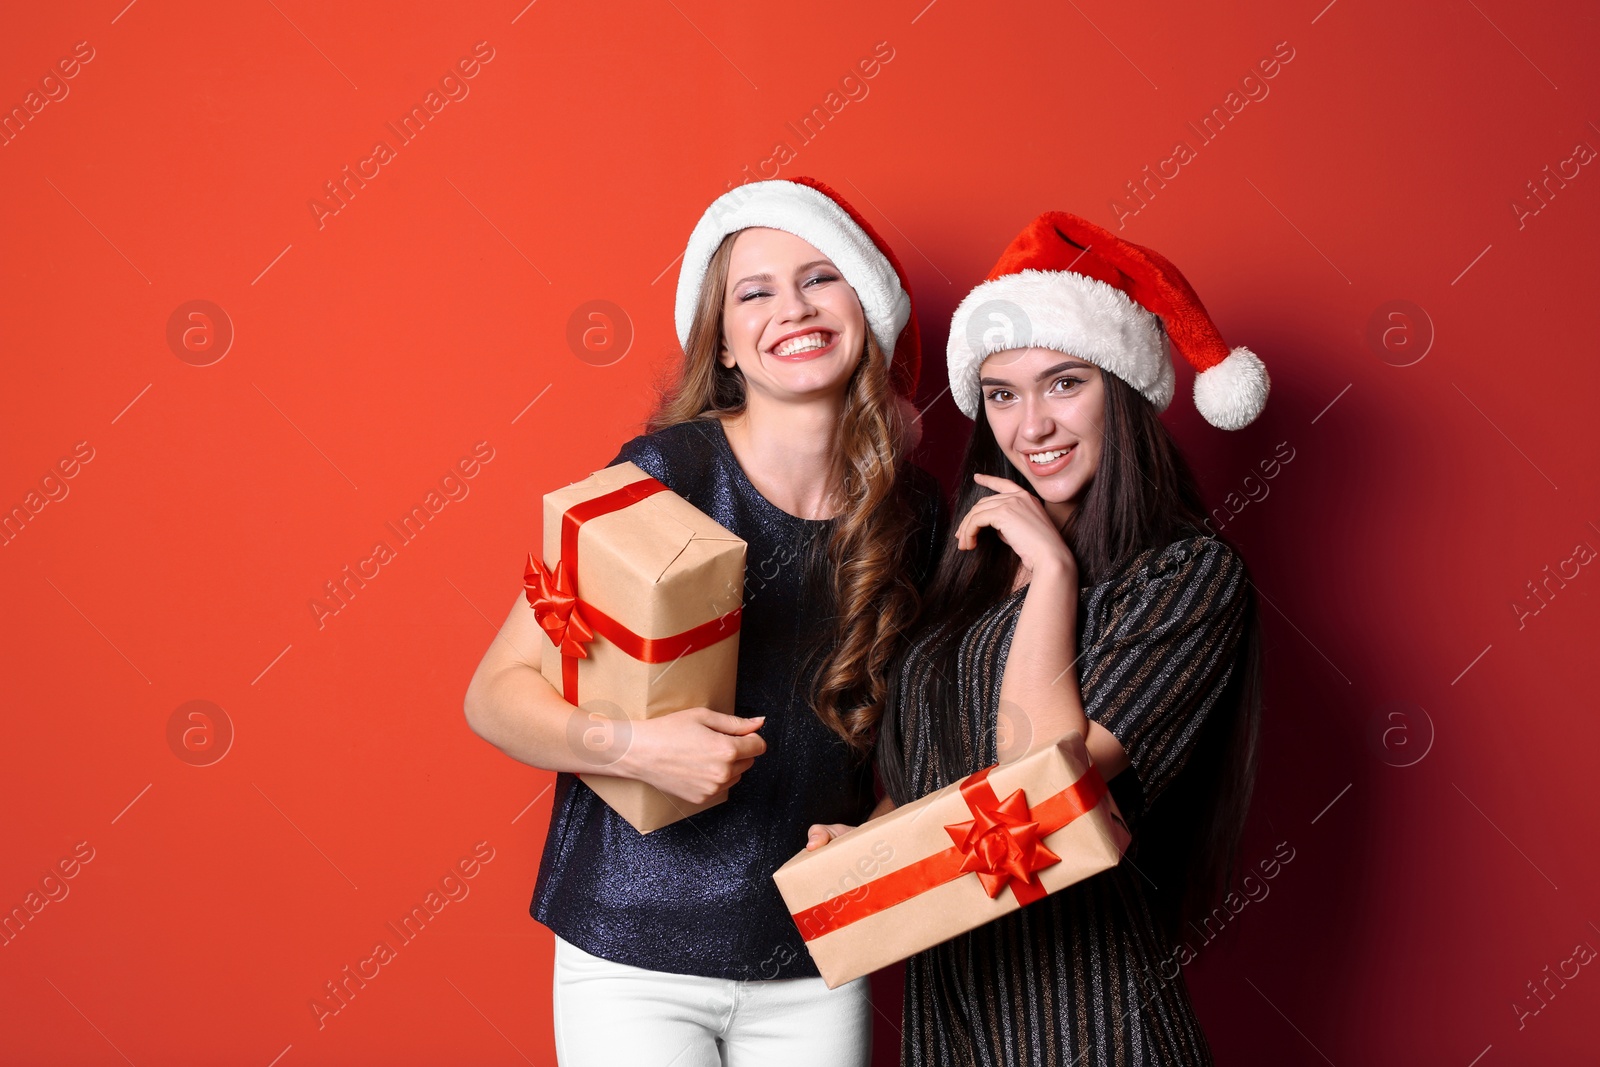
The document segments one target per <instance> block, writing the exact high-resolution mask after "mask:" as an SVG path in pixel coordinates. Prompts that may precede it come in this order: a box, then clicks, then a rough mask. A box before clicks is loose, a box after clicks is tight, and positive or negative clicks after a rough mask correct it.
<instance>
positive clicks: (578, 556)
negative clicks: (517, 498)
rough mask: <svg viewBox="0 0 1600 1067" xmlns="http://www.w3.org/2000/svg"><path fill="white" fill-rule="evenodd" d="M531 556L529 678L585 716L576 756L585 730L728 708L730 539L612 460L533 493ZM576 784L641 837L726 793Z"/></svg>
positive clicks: (735, 611)
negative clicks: (534, 654) (539, 539)
mask: <svg viewBox="0 0 1600 1067" xmlns="http://www.w3.org/2000/svg"><path fill="white" fill-rule="evenodd" d="M543 547H544V559H543V560H539V559H535V558H534V557H533V556H532V555H529V557H528V565H527V570H526V573H525V576H524V581H525V585H526V593H527V597H528V602H529V603H530V604H531V605H532V606H533V611H534V615H535V616H536V617H537V618H538V620H539V627H540V629H541V631H542V637H541V654H540V657H539V670H540V673H542V674H543V675H544V676H545V678H546V679H547V680H548V681H549V682H550V684H551V685H553V686H555V687H556V689H558V690H560V692H561V694H562V695H563V696H564V697H566V699H567V702H568V703H571V704H575V705H577V706H578V707H580V708H582V709H584V710H585V711H586V712H588V714H587V715H584V716H575V717H574V720H573V721H574V730H573V736H572V737H571V738H570V740H571V742H572V746H573V750H574V751H575V752H578V753H579V754H580V755H583V754H584V753H586V752H594V751H595V750H596V748H597V747H598V746H597V745H594V744H591V743H590V742H591V741H593V740H594V739H595V735H596V734H598V733H604V732H607V731H615V732H625V731H626V730H627V722H628V721H632V720H639V719H649V718H654V717H655V716H659V715H668V714H671V713H672V712H675V711H682V710H683V709H685V708H694V707H704V708H710V709H712V710H713V711H720V712H724V713H726V714H729V715H732V714H733V713H734V705H733V695H734V694H733V690H734V682H735V679H736V677H737V674H738V667H739V613H740V610H741V606H742V603H743V599H744V560H745V549H746V545H745V542H744V540H743V539H742V538H740V537H736V536H735V535H734V534H732V533H729V532H728V531H727V530H726V529H724V528H723V527H722V526H720V525H718V524H717V523H716V522H715V521H713V520H712V519H711V518H710V517H709V516H707V515H706V514H705V513H704V512H702V511H700V510H699V509H698V508H696V507H695V506H694V505H693V504H690V503H689V502H688V501H687V500H685V499H683V497H681V496H679V495H677V494H676V493H674V492H672V491H671V490H670V489H668V488H667V487H666V486H665V485H662V484H661V483H660V482H658V481H656V480H655V479H654V478H652V477H650V476H649V475H648V474H646V473H645V472H644V471H642V470H640V469H639V468H638V467H637V466H635V465H634V464H632V463H619V464H617V465H616V466H614V467H607V468H606V469H605V470H602V471H597V472H596V473H594V474H592V475H590V476H589V477H588V478H585V479H583V480H582V481H579V482H574V483H573V484H571V485H569V486H566V487H565V488H563V489H557V490H556V491H554V492H552V493H546V494H545V497H544V545H543ZM606 719H609V720H612V721H611V722H609V723H608V722H606V721H604V720H606ZM622 743H626V741H625V738H624V739H623V741H622ZM596 769H597V770H601V769H603V765H602V764H601V763H600V762H599V757H598V756H597V757H596ZM579 778H580V779H581V780H582V781H583V782H584V783H585V784H586V785H587V786H588V787H589V788H590V789H593V790H594V791H595V792H596V793H598V794H599V795H600V798H601V799H602V800H604V801H605V802H606V803H607V804H609V805H610V806H611V807H612V808H613V809H614V810H615V811H616V812H617V814H618V815H621V816H622V817H623V818H624V819H626V820H627V821H628V823H629V824H631V825H632V826H633V827H634V829H636V830H638V831H639V832H640V833H649V832H650V831H652V830H656V829H659V828H661V827H663V826H666V825H668V824H670V823H674V822H677V821H678V820H679V819H683V818H687V817H688V816H690V815H693V814H695V813H696V812H699V811H704V810H705V809H707V808H709V807H712V806H713V805H715V804H719V803H721V802H722V801H723V800H726V799H727V791H726V790H724V791H723V792H721V793H720V794H718V795H717V796H714V797H712V798H711V799H710V800H708V801H706V802H705V803H701V804H693V803H690V802H689V801H686V800H683V799H681V798H679V797H675V796H672V795H670V794H668V793H664V792H662V791H661V790H659V789H656V788H655V787H654V786H651V785H648V784H646V783H644V782H641V781H637V780H636V779H632V778H619V777H615V776H610V775H605V774H599V773H588V772H584V773H581V774H580V775H579Z"/></svg>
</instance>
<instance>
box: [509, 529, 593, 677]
mask: <svg viewBox="0 0 1600 1067" xmlns="http://www.w3.org/2000/svg"><path fill="white" fill-rule="evenodd" d="M522 583H523V587H524V591H525V592H526V594H527V597H528V603H529V604H531V605H533V617H534V618H535V619H537V620H539V625H540V626H541V627H543V628H544V632H545V633H547V634H549V635H550V641H551V643H552V644H554V645H555V646H556V647H557V648H559V649H560V650H561V654H562V655H563V656H577V657H579V658H580V659H587V658H588V656H589V650H588V649H587V648H585V647H584V645H586V644H588V643H589V642H590V641H593V640H594V629H593V628H592V627H590V625H589V624H588V622H587V621H586V620H585V619H584V617H583V613H582V612H580V611H579V610H578V593H577V590H576V589H574V588H573V583H572V576H571V575H570V574H568V573H567V561H566V560H564V559H559V560H556V569H555V571H554V572H553V573H552V572H551V570H550V569H549V568H548V567H546V566H545V565H544V562H543V561H542V560H538V559H535V558H534V557H533V554H532V553H529V554H528V567H527V570H525V571H524V572H523V575H522Z"/></svg>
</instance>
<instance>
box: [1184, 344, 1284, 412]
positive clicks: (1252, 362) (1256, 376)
mask: <svg viewBox="0 0 1600 1067" xmlns="http://www.w3.org/2000/svg"><path fill="white" fill-rule="evenodd" d="M1270 385H1271V381H1270V379H1268V377H1267V368H1266V366H1265V365H1264V364H1263V363H1262V362H1261V360H1260V359H1259V358H1258V357H1257V356H1256V354H1255V353H1254V352H1252V351H1250V350H1249V349H1248V348H1235V349H1234V350H1233V351H1231V352H1229V353H1228V356H1227V358H1226V359H1224V360H1223V361H1222V362H1221V363H1218V364H1217V365H1216V366H1215V367H1211V368H1209V369H1207V370H1203V371H1201V372H1200V373H1199V374H1197V375H1195V378H1194V406H1195V407H1197V408H1199V409H1200V414H1201V415H1203V416H1205V420H1206V421H1207V422H1209V423H1210V424H1211V425H1213V426H1216V427H1219V428H1220V429H1224V430H1237V429H1239V428H1240V427H1242V426H1248V425H1250V423H1251V422H1252V421H1254V419H1255V417H1256V416H1257V415H1259V414H1261V409H1262V408H1264V407H1266V406H1267V389H1268V387H1269V386H1270Z"/></svg>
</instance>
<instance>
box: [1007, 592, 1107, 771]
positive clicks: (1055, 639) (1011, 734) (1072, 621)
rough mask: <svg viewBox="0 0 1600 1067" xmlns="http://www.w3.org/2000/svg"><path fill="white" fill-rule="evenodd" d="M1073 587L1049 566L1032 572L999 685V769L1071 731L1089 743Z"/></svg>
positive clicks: (1076, 609)
mask: <svg viewBox="0 0 1600 1067" xmlns="http://www.w3.org/2000/svg"><path fill="white" fill-rule="evenodd" d="M1077 619H1078V582H1077V575H1076V574H1074V573H1073V572H1071V571H1069V570H1066V569H1063V568H1058V567H1055V566H1049V567H1041V568H1040V569H1039V570H1038V571H1035V572H1034V575H1033V580H1032V582H1031V583H1030V585H1029V587H1028V594H1027V596H1026V597H1025V598H1024V600H1023V602H1022V611H1021V614H1020V615H1019V616H1018V618H1017V627H1016V630H1015V632H1014V633H1013V635H1012V638H1011V650H1010V652H1009V654H1008V655H1007V656H1006V668H1005V674H1004V676H1003V677H1002V679H1001V682H1000V722H999V723H997V725H996V729H997V731H998V732H999V736H998V738H997V744H996V749H997V751H998V756H999V760H1000V762H1001V763H1006V762H1008V761H1010V760H1012V759H1015V758H1016V757H1018V756H1020V755H1022V753H1023V752H1025V751H1027V750H1028V749H1029V748H1030V747H1032V745H1033V744H1034V743H1035V742H1036V741H1042V740H1045V739H1047V738H1052V737H1060V736H1061V735H1062V734H1066V733H1070V732H1072V731H1077V732H1078V733H1080V734H1082V735H1083V737H1084V738H1085V740H1087V739H1088V738H1089V730H1090V724H1089V718H1088V716H1087V715H1086V714H1085V713H1084V710H1083V697H1082V695H1081V693H1080V691H1079V689H1078V672H1077V663H1076V662H1075V658H1076V649H1077V644H1078V641H1077Z"/></svg>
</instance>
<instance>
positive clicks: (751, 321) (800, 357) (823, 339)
mask: <svg viewBox="0 0 1600 1067" xmlns="http://www.w3.org/2000/svg"><path fill="white" fill-rule="evenodd" d="M866 334H867V324H866V314H865V313H864V312H863V311H862V310H861V300H860V299H859V298H858V297H857V296H856V291H855V290H854V289H852V288H851V287H850V284H849V283H848V282H846V281H845V280H844V275H843V274H842V273H841V272H840V270H839V268H838V267H835V266H834V265H833V263H832V261H831V260H829V259H828V258H827V257H826V256H824V255H823V254H822V253H821V252H819V251H817V249H816V247H815V246H813V245H811V244H810V243H809V242H806V241H803V240H801V239H800V238H798V237H796V236H794V235H793V234H791V233H785V232H784V231H782V230H773V229H768V228H766V227H761V226H757V227H751V228H749V229H746V230H741V231H740V232H739V234H738V236H737V237H735V238H734V244H733V252H732V258H731V259H730V260H729V261H728V285H727V291H726V296H725V298H724V302H723V311H722V336H723V348H722V352H721V354H720V355H719V356H718V359H719V360H720V361H721V362H722V365H723V366H725V367H734V366H737V367H738V368H739V370H740V372H741V373H742V374H743V375H744V381H745V388H746V390H748V391H753V392H759V393H762V394H764V395H766V396H767V397H768V398H770V399H775V400H796V399H801V398H815V397H817V396H819V395H826V394H829V393H837V394H838V395H839V396H841V397H842V396H843V395H844V391H845V388H846V386H848V384H849V382H850V375H851V374H852V373H853V372H854V371H855V369H856V365H857V364H858V363H859V362H860V361H861V354H862V350H863V348H864V346H865V343H866Z"/></svg>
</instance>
